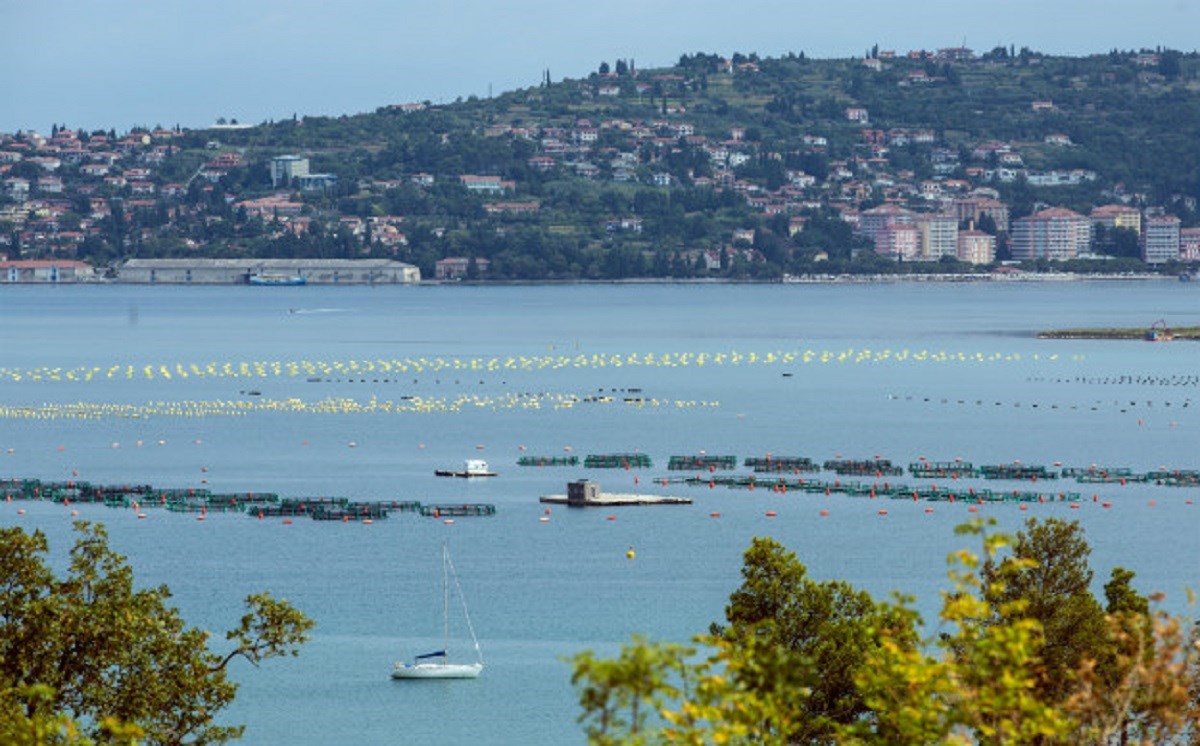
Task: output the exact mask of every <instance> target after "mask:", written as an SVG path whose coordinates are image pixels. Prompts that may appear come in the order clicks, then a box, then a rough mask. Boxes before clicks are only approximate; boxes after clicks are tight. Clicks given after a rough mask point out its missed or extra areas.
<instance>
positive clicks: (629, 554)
mask: <svg viewBox="0 0 1200 746" xmlns="http://www.w3.org/2000/svg"><path fill="white" fill-rule="evenodd" d="M636 556H637V552H634V551H633V547H632V546H631V547H629V549H627V550H626V551H625V557H626V559H633V558H634V557H636Z"/></svg>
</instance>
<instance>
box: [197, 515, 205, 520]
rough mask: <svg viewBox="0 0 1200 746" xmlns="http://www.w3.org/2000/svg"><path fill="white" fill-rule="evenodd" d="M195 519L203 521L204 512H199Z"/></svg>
mask: <svg viewBox="0 0 1200 746" xmlns="http://www.w3.org/2000/svg"><path fill="white" fill-rule="evenodd" d="M196 520H197V521H203V520H204V514H203V513H201V514H200V515H198V516H196Z"/></svg>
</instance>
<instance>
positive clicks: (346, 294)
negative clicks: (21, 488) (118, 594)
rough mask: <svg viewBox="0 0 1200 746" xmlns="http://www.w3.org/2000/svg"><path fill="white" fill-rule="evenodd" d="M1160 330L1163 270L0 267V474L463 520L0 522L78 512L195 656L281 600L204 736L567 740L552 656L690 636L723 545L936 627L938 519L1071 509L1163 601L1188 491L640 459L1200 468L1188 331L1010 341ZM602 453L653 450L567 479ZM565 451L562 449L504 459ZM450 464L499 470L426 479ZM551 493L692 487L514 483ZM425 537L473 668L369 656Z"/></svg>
mask: <svg viewBox="0 0 1200 746" xmlns="http://www.w3.org/2000/svg"><path fill="white" fill-rule="evenodd" d="M1159 320H1162V321H1163V322H1164V324H1165V325H1167V326H1185V325H1188V326H1196V325H1200V296H1198V295H1197V289H1196V287H1195V283H1180V282H1171V281H1113V280H1095V281H1091V280H1081V281H1074V282H994V283H971V284H958V283H914V282H894V283H893V282H877V283H867V284H811V285H809V284H804V285H799V284H797V285H783V284H776V285H769V284H763V285H725V284H721V285H679V284H629V285H589V284H583V285H546V286H544V285H530V286H507V287H490V286H486V287H477V286H399V287H322V286H305V287H265V288H264V287H176V286H171V287H137V286H126V285H97V286H74V287H69V286H57V287H27V286H16V287H4V288H0V477H3V478H37V479H42V480H58V481H65V480H81V481H88V482H91V483H95V484H150V485H153V486H155V487H171V488H189V489H193V490H203V489H208V490H211V491H212V492H256V493H274V494H278V495H280V496H281V497H308V498H316V497H326V498H328V497H344V498H349V499H354V500H382V501H417V502H420V503H422V504H454V505H458V504H470V505H492V506H494V507H495V514H494V515H490V516H460V517H454V518H446V517H444V516H441V515H438V516H429V517H423V516H421V515H419V514H417V513H413V512H393V513H392V514H391V515H390V516H389V517H388V518H386V519H379V520H374V521H373V522H370V523H366V522H361V521H346V522H340V521H338V522H330V521H315V520H310V519H308V518H296V519H295V520H292V521H285V520H284V519H281V518H269V517H264V518H261V519H260V518H258V517H257V516H255V515H253V514H249V515H248V514H240V513H215V512H213V513H209V514H207V515H206V516H205V519H204V520H197V516H196V515H195V514H187V513H173V512H168V511H165V510H163V509H161V508H159V507H155V506H153V505H149V506H147V505H142V506H139V507H138V508H108V507H104V506H102V505H71V506H64V505H61V504H55V503H51V502H26V503H18V502H12V503H0V525H5V526H11V525H18V526H22V527H24V528H26V529H29V530H34V529H37V530H41V531H43V532H44V533H45V534H46V535H47V537H48V539H49V541H50V544H51V557H50V560H51V562H52V563H53V564H54V565H55V566H56V567H58V568H60V569H61V568H63V567H64V566H65V562H66V553H67V551H68V549H69V547H70V544H71V541H72V533H73V532H72V522H73V521H74V520H88V521H96V522H102V523H104V524H105V525H106V527H107V530H108V532H109V535H110V539H111V543H112V545H113V547H114V548H115V549H116V551H118V552H120V553H121V554H122V555H124V556H125V557H126V558H127V559H128V562H129V563H130V565H131V566H132V568H133V570H134V574H135V577H136V581H137V582H138V583H139V584H141V585H145V586H154V585H159V584H166V585H168V586H169V587H170V589H171V591H172V593H173V597H172V603H174V604H175V605H176V606H177V607H178V609H179V610H180V612H181V614H182V615H183V617H184V618H185V619H186V620H187V621H188V622H189V623H190V624H192V625H195V626H199V627H202V628H205V629H209V630H211V631H213V633H214V636H213V646H214V647H215V648H216V649H221V646H222V643H223V642H224V640H223V631H224V630H226V629H228V628H230V627H232V626H233V625H234V624H235V623H236V622H237V620H238V619H239V618H240V616H241V614H242V613H243V609H244V607H243V600H244V599H245V597H246V596H248V595H250V594H252V593H256V592H260V591H268V592H270V593H271V594H274V595H275V596H277V597H282V598H286V599H288V600H289V601H290V602H292V603H293V604H295V605H296V606H297V607H299V608H300V609H301V610H302V611H304V612H305V613H306V614H308V615H309V616H310V617H311V618H312V619H313V620H314V621H315V622H316V626H315V628H314V630H313V633H312V639H311V641H309V642H308V643H307V644H306V645H304V646H303V647H302V649H301V650H300V654H299V655H298V656H297V657H294V658H292V657H287V658H280V659H273V660H269V661H266V662H264V663H263V664H262V665H261V666H258V667H255V666H252V665H250V664H249V663H246V662H245V661H241V660H235V661H234V662H233V663H232V664H231V665H232V668H231V676H232V678H233V679H234V680H236V681H237V682H239V684H240V689H239V693H238V698H237V701H236V702H235V704H234V705H233V706H231V707H230V708H228V709H227V710H226V711H225V712H224V713H223V714H222V717H221V720H222V722H225V723H231V724H232V723H242V724H245V725H246V726H247V729H246V733H245V737H244V739H243V742H244V743H247V744H272V745H273V744H292V745H294V746H318V745H324V744H347V743H354V744H404V743H436V744H522V745H525V746H538V745H543V744H544V745H547V746H549V745H551V744H553V745H556V746H557V745H559V744H582V743H584V742H585V738H584V735H583V731H582V728H581V726H580V725H579V723H578V722H577V717H578V715H579V713H580V708H579V706H578V701H577V700H578V695H577V693H576V692H575V690H574V689H573V687H572V684H571V659H572V657H573V656H575V655H576V654H578V653H580V652H581V651H585V650H591V651H594V652H596V653H597V654H600V655H615V654H616V653H617V652H618V651H619V650H620V647H621V645H622V644H623V643H626V642H628V641H630V639H631V638H632V636H634V635H642V636H645V637H647V638H649V639H652V640H671V641H677V642H688V641H690V640H691V639H692V638H693V637H694V636H695V635H697V634H701V633H703V632H705V631H706V630H707V629H708V626H709V624H710V623H711V622H714V621H721V620H722V619H723V618H724V610H725V604H726V603H727V600H728V597H729V594H730V593H731V592H732V591H733V590H734V589H736V588H737V586H738V584H739V582H740V570H741V561H742V554H743V552H744V551H745V550H746V548H747V547H748V546H749V544H750V541H751V540H752V538H754V537H757V536H771V537H774V538H775V539H776V540H778V541H780V542H781V543H783V544H784V545H785V546H786V547H788V548H789V549H790V550H792V551H794V552H795V553H796V555H797V556H798V558H799V559H800V561H801V562H803V563H804V564H805V566H806V567H807V569H808V572H809V573H810V575H811V576H813V577H815V578H817V579H834V578H837V579H844V580H847V581H849V582H850V583H852V584H854V585H855V586H857V587H859V588H862V589H864V590H867V591H869V592H870V593H871V594H873V595H874V596H876V597H877V598H880V599H884V598H888V597H889V596H890V594H892V593H895V592H900V593H905V594H911V595H912V596H914V597H915V601H914V603H915V605H916V606H917V608H918V610H919V611H920V612H921V614H922V617H923V618H924V620H925V625H926V632H927V633H928V634H931V635H934V634H936V633H937V631H938V621H937V611H938V608H939V604H940V593H941V592H942V591H943V590H945V589H947V587H948V582H947V580H946V570H947V564H946V559H947V556H948V555H949V554H950V553H951V552H953V551H955V550H957V549H961V548H968V549H975V550H978V549H979V547H978V545H977V542H978V540H977V539H971V538H969V537H964V536H959V535H956V534H955V530H954V529H955V527H956V526H958V525H960V524H962V523H964V522H966V521H969V520H971V519H979V518H982V519H994V521H995V522H996V524H997V525H996V527H995V529H994V530H1001V531H1008V532H1013V531H1016V530H1019V529H1020V528H1021V526H1022V525H1023V522H1024V521H1025V520H1026V519H1027V518H1030V517H1037V518H1042V519H1044V518H1050V517H1054V518H1061V519H1067V520H1075V521H1078V522H1079V523H1080V524H1081V526H1082V528H1083V529H1084V532H1085V537H1086V539H1087V540H1088V542H1089V544H1090V545H1091V547H1092V555H1091V566H1092V568H1093V569H1094V571H1095V587H1096V589H1097V592H1100V588H1101V586H1102V584H1103V583H1104V582H1105V580H1106V579H1107V576H1108V573H1109V571H1110V570H1111V569H1112V568H1113V567H1115V566H1123V567H1126V568H1129V569H1131V570H1133V571H1135V572H1136V577H1135V579H1134V585H1135V587H1136V588H1137V589H1138V590H1140V591H1142V592H1143V593H1151V592H1162V593H1164V594H1165V600H1164V601H1163V602H1162V604H1163V606H1164V608H1166V609H1167V610H1168V611H1171V612H1172V613H1179V614H1186V615H1192V614H1193V613H1194V609H1192V608H1191V607H1190V606H1189V605H1188V603H1187V601H1186V598H1187V591H1188V589H1195V588H1197V586H1198V580H1200V578H1198V571H1200V549H1198V547H1197V537H1200V507H1198V506H1197V505H1196V504H1195V502H1196V500H1197V498H1200V488H1182V487H1165V486H1158V485H1154V484H1144V483H1132V482H1130V483H1126V484H1120V483H1112V484H1078V483H1076V482H1075V481H1073V480H1068V479H1058V480H1043V481H1041V482H1038V483H1036V484H1030V483H1029V482H1024V483H1020V484H1015V483H1011V482H998V483H996V482H987V483H985V482H983V481H981V480H979V481H976V480H964V481H963V482H961V483H960V487H961V488H962V489H963V490H969V489H971V488H985V487H986V488H995V489H1014V490H1016V489H1020V490H1044V491H1045V492H1046V493H1047V494H1048V495H1051V496H1055V495H1065V496H1066V497H1064V498H1062V499H1054V498H1052V499H1049V500H1047V501H1045V502H1035V503H1032V504H1024V507H1023V508H1022V507H1021V506H1019V505H1018V504H1016V503H995V504H992V503H988V504H983V505H979V504H975V503H972V502H971V501H970V500H959V501H956V502H953V503H951V502H936V503H934V502H925V501H913V500H910V499H887V498H881V497H877V498H871V497H867V496H862V497H851V496H847V495H841V494H836V493H834V494H830V495H824V494H809V493H800V492H796V491H791V492H780V491H775V490H771V489H761V488H760V489H756V490H754V491H750V490H746V489H729V488H724V487H721V486H715V485H714V486H713V487H709V486H708V485H707V484H705V483H703V481H702V480H701V483H700V484H699V485H697V486H690V485H687V484H683V483H681V482H680V481H679V477H682V476H686V475H689V474H692V473H691V472H686V471H672V470H669V469H668V468H667V467H668V463H669V461H670V459H671V457H672V456H689V457H690V456H735V457H736V458H737V463H738V466H737V467H736V469H735V470H733V471H730V472H722V474H723V475H724V474H747V473H748V470H747V469H746V468H745V467H744V466H742V465H741V464H742V461H743V460H744V459H745V458H747V457H766V456H767V455H771V456H772V457H808V458H811V459H812V460H814V461H816V462H817V463H822V462H824V461H826V460H831V459H856V460H877V459H888V460H890V461H892V462H893V463H895V464H897V465H900V466H902V467H904V466H907V465H908V464H910V463H914V462H920V461H922V460H924V461H938V462H953V461H954V460H956V459H958V460H960V461H961V462H970V463H973V464H976V465H980V464H1014V463H1017V462H1020V463H1021V464H1026V465H1035V464H1037V465H1045V466H1046V467H1047V468H1048V469H1052V470H1054V469H1057V468H1059V467H1060V466H1061V467H1067V466H1070V467H1085V466H1090V465H1093V464H1095V465H1097V466H1098V467H1100V468H1122V467H1124V468H1129V469H1131V470H1133V471H1134V472H1145V471H1148V470H1153V469H1158V468H1172V469H1200V450H1198V449H1197V447H1196V444H1197V443H1198V442H1200V416H1198V415H1200V378H1198V376H1200V365H1198V363H1200V348H1197V347H1196V346H1195V344H1194V343H1191V342H1184V341H1174V342H1166V343H1151V342H1144V341H1080V340H1044V339H1039V338H1038V336H1037V334H1038V332H1039V331H1041V330H1047V329H1061V328H1077V327H1147V328H1149V327H1150V326H1151V325H1152V324H1154V323H1155V322H1157V321H1159ZM613 454H641V455H645V456H648V457H649V458H650V459H651V462H652V463H651V465H650V466H649V467H645V468H632V467H631V468H628V469H626V468H623V467H621V466H618V467H617V468H610V469H600V468H584V466H583V461H584V459H585V457H586V456H587V455H613ZM569 456H576V457H578V459H579V462H580V463H579V464H578V465H575V466H520V465H518V460H519V459H521V458H522V457H543V458H546V459H549V458H551V457H569ZM468 459H482V460H485V461H486V462H487V463H488V465H489V467H490V468H491V469H492V470H493V471H495V472H496V473H497V476H495V477H491V478H477V479H459V478H446V477H438V476H435V474H434V472H435V470H439V469H451V470H453V469H459V468H461V467H462V466H463V464H464V462H465V461H466V460H468ZM710 473H711V472H710ZM693 475H694V474H693ZM698 476H704V474H703V473H701V474H699V475H698ZM813 476H814V478H821V479H835V478H836V477H832V476H830V475H829V474H828V473H823V474H819V475H813ZM577 479H589V480H592V481H595V482H598V483H599V484H600V489H601V490H602V491H603V492H606V493H637V494H648V495H664V496H676V497H687V498H690V499H691V500H692V503H691V504H689V505H654V506H627V507H595V508H567V507H565V506H549V505H546V504H543V503H542V502H540V501H539V497H541V496H543V495H552V494H565V492H566V488H567V484H568V483H569V482H571V481H573V480H577ZM868 479H869V478H868ZM894 479H897V480H904V481H905V482H906V483H912V484H914V485H917V484H921V485H924V484H928V483H930V482H931V481H932V482H936V481H939V480H917V479H913V478H911V477H909V476H907V475H906V476H904V477H894ZM664 480H666V482H665V483H664ZM714 481H715V480H714ZM941 481H942V482H943V484H944V483H945V481H946V480H941ZM973 542H974V543H973ZM443 546H447V547H448V548H449V552H450V555H451V557H452V558H453V561H454V565H455V568H456V569H457V574H458V578H459V582H460V585H461V588H462V592H463V597H464V599H465V601H466V606H467V609H468V610H469V613H470V619H471V622H472V624H473V626H474V629H475V631H476V633H477V634H478V637H479V640H480V645H481V649H482V651H483V656H484V660H485V663H486V668H485V670H484V672H483V674H482V676H480V678H478V679H476V680H466V681H395V680H392V679H391V678H390V676H389V673H390V671H391V669H392V666H393V664H394V662H395V661H398V660H409V659H411V657H412V656H413V655H414V654H419V653H424V652H428V651H430V650H432V649H437V648H440V647H441V646H442V645H443V643H444V642H445V640H444V638H443V632H442V622H443V615H442V598H441V574H440V573H441V560H440V557H441V549H442V547H443ZM630 554H632V557H631V556H630ZM453 608H454V607H452V610H453ZM454 616H456V615H452V620H453V618H454ZM463 629H464V627H463V625H462V624H461V621H454V622H453V623H452V625H451V632H450V639H449V649H450V651H451V655H452V656H454V657H455V658H456V659H459V660H461V659H469V658H470V657H471V655H472V652H471V650H470V649H469V648H470V645H469V642H468V641H467V639H466V633H465V632H464V631H463Z"/></svg>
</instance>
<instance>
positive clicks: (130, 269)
mask: <svg viewBox="0 0 1200 746" xmlns="http://www.w3.org/2000/svg"><path fill="white" fill-rule="evenodd" d="M115 281H116V282H123V283H134V284H142V285H238V284H242V285H245V284H248V283H251V282H254V281H265V282H266V284H301V283H303V284H311V285H400V284H411V283H418V282H420V281H421V270H420V269H419V268H417V267H416V266H415V265H412V264H406V263H404V262H397V261H394V260H392V259H129V260H127V261H125V262H124V263H123V264H121V265H120V266H119V267H118V268H117V276H116V278H115Z"/></svg>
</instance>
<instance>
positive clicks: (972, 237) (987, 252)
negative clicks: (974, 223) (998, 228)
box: [958, 231, 996, 264]
mask: <svg viewBox="0 0 1200 746" xmlns="http://www.w3.org/2000/svg"><path fill="white" fill-rule="evenodd" d="M958 259H959V261H963V262H968V263H970V264H991V263H992V262H994V261H995V260H996V237H995V236H993V235H991V234H989V233H984V232H983V231H959V232H958Z"/></svg>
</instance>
